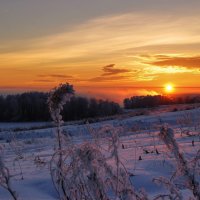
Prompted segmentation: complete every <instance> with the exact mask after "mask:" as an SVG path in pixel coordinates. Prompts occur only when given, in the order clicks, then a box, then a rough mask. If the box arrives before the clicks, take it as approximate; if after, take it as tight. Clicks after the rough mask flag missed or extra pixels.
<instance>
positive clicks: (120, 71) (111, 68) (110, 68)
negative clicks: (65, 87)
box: [102, 64, 131, 76]
mask: <svg viewBox="0 0 200 200" xmlns="http://www.w3.org/2000/svg"><path fill="white" fill-rule="evenodd" d="M114 66H115V64H110V65H106V66H104V67H103V71H104V72H105V73H103V74H102V76H111V75H118V74H123V73H128V72H131V70H129V69H122V68H114Z"/></svg>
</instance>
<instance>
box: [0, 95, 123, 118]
mask: <svg viewBox="0 0 200 200" xmlns="http://www.w3.org/2000/svg"><path fill="white" fill-rule="evenodd" d="M47 99H48V93H43V92H28V93H23V94H16V95H7V96H0V121H1V122H11V121H12V122H21V121H50V120H51V118H50V114H49V109H48V105H47ZM118 113H121V108H120V106H119V104H117V103H115V102H112V101H108V100H97V99H94V98H91V99H89V98H85V97H79V96H77V97H76V96H74V97H72V98H71V100H70V101H69V102H67V104H66V105H65V106H64V110H63V113H62V114H63V119H64V120H65V121H69V120H80V119H85V118H93V117H103V116H110V115H115V114H118Z"/></svg>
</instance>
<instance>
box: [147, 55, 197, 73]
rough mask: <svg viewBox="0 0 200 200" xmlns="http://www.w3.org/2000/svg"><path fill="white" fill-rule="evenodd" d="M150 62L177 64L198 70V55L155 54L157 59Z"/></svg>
mask: <svg viewBox="0 0 200 200" xmlns="http://www.w3.org/2000/svg"><path fill="white" fill-rule="evenodd" d="M150 64H152V65H156V66H163V67H166V66H178V67H185V68H188V69H198V70H200V56H195V57H169V56H163V55H162V56H157V60H156V61H154V62H151V63H150Z"/></svg>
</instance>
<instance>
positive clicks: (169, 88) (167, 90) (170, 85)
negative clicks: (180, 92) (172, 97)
mask: <svg viewBox="0 0 200 200" xmlns="http://www.w3.org/2000/svg"><path fill="white" fill-rule="evenodd" d="M165 91H166V92H167V93H171V92H173V91H174V86H173V85H172V84H171V83H168V84H166V85H165Z"/></svg>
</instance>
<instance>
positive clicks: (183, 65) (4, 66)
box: [0, 0, 200, 102]
mask: <svg viewBox="0 0 200 200" xmlns="http://www.w3.org/2000/svg"><path fill="white" fill-rule="evenodd" d="M199 24H200V1H199V0H190V1H188V0H73V1H72V0H56V1H55V0H34V1H33V0H0V44H1V45H0V93H11V92H15V93H16V92H23V91H33V90H34V91H35V90H38V91H48V90H49V89H51V88H52V87H55V86H56V85H58V84H59V83H64V82H69V83H71V84H73V85H74V88H75V90H76V91H77V93H78V94H81V95H86V96H95V97H97V98H106V99H111V100H115V101H118V102H120V101H122V100H123V98H125V97H130V96H133V95H147V94H151V95H154V94H164V93H166V91H165V90H164V89H163V87H164V86H165V85H166V84H168V83H171V84H172V85H173V86H174V90H173V92H174V93H176V94H180V93H200V26H199Z"/></svg>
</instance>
